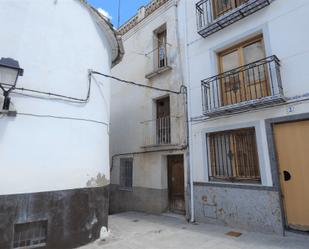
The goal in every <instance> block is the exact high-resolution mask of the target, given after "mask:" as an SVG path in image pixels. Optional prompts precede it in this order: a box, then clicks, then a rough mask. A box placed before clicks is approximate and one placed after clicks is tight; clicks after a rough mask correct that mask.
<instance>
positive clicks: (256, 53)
mask: <svg viewBox="0 0 309 249" xmlns="http://www.w3.org/2000/svg"><path fill="white" fill-rule="evenodd" d="M218 56H219V63H220V65H219V66H220V67H219V69H220V73H226V72H228V71H231V70H233V69H237V68H240V67H241V69H239V70H236V71H235V72H233V73H229V74H223V75H221V76H220V84H221V99H222V104H223V105H232V104H236V103H240V102H243V101H248V100H253V99H259V98H262V97H265V96H269V95H270V89H269V84H268V68H267V65H266V64H262V65H254V64H252V63H254V62H257V61H259V60H262V59H264V58H265V56H266V55H265V51H264V43H263V37H261V36H258V37H255V38H253V39H250V40H248V41H246V42H243V43H241V44H238V45H236V46H234V47H232V48H229V49H227V50H225V51H223V52H221V53H219V55H218ZM249 64H250V67H245V66H247V65H249ZM251 65H252V66H251Z"/></svg>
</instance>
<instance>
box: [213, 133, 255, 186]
mask: <svg viewBox="0 0 309 249" xmlns="http://www.w3.org/2000/svg"><path fill="white" fill-rule="evenodd" d="M208 142H209V147H210V148H209V152H210V153H209V154H210V156H209V162H210V168H211V170H210V179H211V180H223V181H245V182H246V181H247V182H250V181H253V182H260V181H261V179H260V169H259V159H258V152H257V145H256V138H255V129H254V128H245V129H238V130H229V131H222V132H215V133H210V134H208Z"/></svg>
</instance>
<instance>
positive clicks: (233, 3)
mask: <svg viewBox="0 0 309 249" xmlns="http://www.w3.org/2000/svg"><path fill="white" fill-rule="evenodd" d="M245 2H248V0H213V8H214V11H213V12H214V17H215V19H216V18H218V17H219V16H222V15H224V14H225V13H226V12H229V11H230V10H232V9H235V8H237V7H238V6H240V5H242V4H243V3H245Z"/></svg>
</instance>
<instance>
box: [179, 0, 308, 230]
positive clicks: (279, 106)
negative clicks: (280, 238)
mask: <svg viewBox="0 0 309 249" xmlns="http://www.w3.org/2000/svg"><path fill="white" fill-rule="evenodd" d="M180 8H181V10H182V13H183V16H182V18H179V22H180V23H179V26H180V27H181V32H180V34H181V37H180V39H181V40H185V44H186V65H187V70H186V82H187V84H188V86H189V91H188V92H189V100H190V103H189V115H190V156H191V161H192V165H193V179H194V219H195V220H196V221H202V222H208V223H209V222H210V223H219V224H224V225H228V226H233V227H238V228H242V229H249V230H255V231H262V232H269V233H279V234H281V233H282V232H283V231H285V230H287V229H294V230H298V231H299V230H300V231H309V216H308V208H309V199H308V198H309V192H308V191H309V188H308V180H307V178H308V176H309V168H308V161H309V158H308V153H307V151H308V150H307V148H308V145H309V144H308V141H309V139H308V134H309V122H308V118H309V114H308V110H309V104H308V93H309V85H308V82H309V72H308V66H309V63H308V48H309V47H308V44H309V33H308V32H307V30H308V25H309V15H308V13H309V3H308V1H306V0H295V1H289V0H280V1H278V0H274V1H268V0H244V1H233V0H227V1H223V0H217V1H213V0H202V1H197V0H195V1H180Z"/></svg>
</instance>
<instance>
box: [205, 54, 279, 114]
mask: <svg viewBox="0 0 309 249" xmlns="http://www.w3.org/2000/svg"><path fill="white" fill-rule="evenodd" d="M202 101H203V112H204V114H205V115H207V116H209V117H211V116H219V115H224V114H227V113H231V112H239V111H242V110H246V109H250V108H257V107H262V106H266V105H271V104H274V103H278V102H284V101H285V97H284V95H283V88H282V82H281V75H280V61H279V59H278V58H277V57H276V56H275V55H273V56H270V57H267V58H265V59H262V60H259V61H256V62H253V63H250V64H248V65H245V66H241V67H238V68H235V69H233V70H230V71H227V72H224V73H221V74H219V75H216V76H213V77H210V78H208V79H205V80H202Z"/></svg>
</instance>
